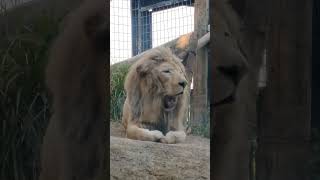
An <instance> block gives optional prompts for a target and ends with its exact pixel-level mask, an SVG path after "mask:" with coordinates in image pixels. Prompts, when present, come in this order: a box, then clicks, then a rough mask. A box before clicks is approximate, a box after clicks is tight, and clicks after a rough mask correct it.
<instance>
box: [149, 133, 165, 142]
mask: <svg viewBox="0 0 320 180" xmlns="http://www.w3.org/2000/svg"><path fill="white" fill-rule="evenodd" d="M150 132H151V133H152V136H153V139H154V140H153V141H157V142H158V141H160V139H162V138H164V135H163V134H162V132H161V131H158V130H153V131H150Z"/></svg>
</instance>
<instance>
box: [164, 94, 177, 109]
mask: <svg viewBox="0 0 320 180" xmlns="http://www.w3.org/2000/svg"><path fill="white" fill-rule="evenodd" d="M176 104H177V98H176V97H174V96H166V97H165V98H164V108H165V109H166V110H172V109H174V108H175V106H176Z"/></svg>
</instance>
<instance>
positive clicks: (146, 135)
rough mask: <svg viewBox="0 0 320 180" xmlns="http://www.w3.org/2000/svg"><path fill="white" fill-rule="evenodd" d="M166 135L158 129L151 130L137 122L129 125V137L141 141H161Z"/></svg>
mask: <svg viewBox="0 0 320 180" xmlns="http://www.w3.org/2000/svg"><path fill="white" fill-rule="evenodd" d="M163 137H164V135H163V134H162V132H160V131H158V130H153V131H150V130H148V129H143V128H139V127H138V126H137V125H135V124H129V125H128V127H127V138H129V139H136V140H141V141H154V142H156V141H160V139H161V138H163Z"/></svg>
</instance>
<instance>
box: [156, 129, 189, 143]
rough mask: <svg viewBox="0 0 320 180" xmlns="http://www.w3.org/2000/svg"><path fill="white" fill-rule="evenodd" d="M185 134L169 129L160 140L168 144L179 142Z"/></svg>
mask: <svg viewBox="0 0 320 180" xmlns="http://www.w3.org/2000/svg"><path fill="white" fill-rule="evenodd" d="M186 136H187V135H186V133H185V132H184V131H169V132H168V133H167V134H166V136H165V137H164V138H161V140H160V142H162V143H168V144H175V143H181V142H184V141H185V140H186Z"/></svg>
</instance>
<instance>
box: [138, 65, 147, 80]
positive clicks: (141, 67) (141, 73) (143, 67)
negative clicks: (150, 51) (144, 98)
mask: <svg viewBox="0 0 320 180" xmlns="http://www.w3.org/2000/svg"><path fill="white" fill-rule="evenodd" d="M148 67H149V66H148V64H146V63H143V64H140V65H139V66H138V67H137V69H136V71H137V73H138V75H139V76H140V77H144V76H146V75H147V73H148V69H149V68H148Z"/></svg>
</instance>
